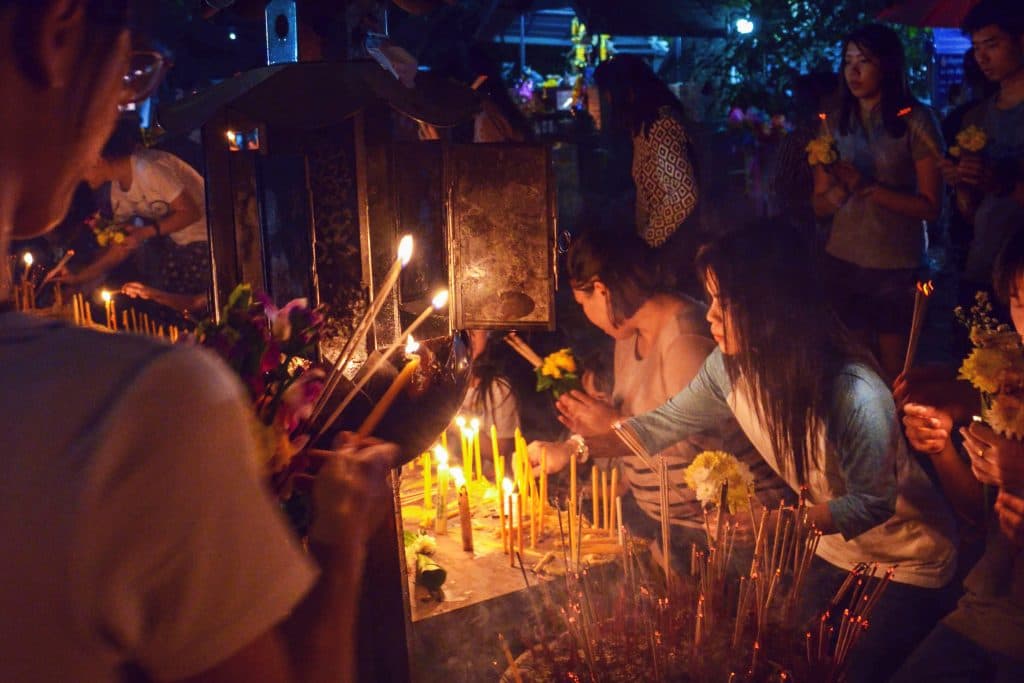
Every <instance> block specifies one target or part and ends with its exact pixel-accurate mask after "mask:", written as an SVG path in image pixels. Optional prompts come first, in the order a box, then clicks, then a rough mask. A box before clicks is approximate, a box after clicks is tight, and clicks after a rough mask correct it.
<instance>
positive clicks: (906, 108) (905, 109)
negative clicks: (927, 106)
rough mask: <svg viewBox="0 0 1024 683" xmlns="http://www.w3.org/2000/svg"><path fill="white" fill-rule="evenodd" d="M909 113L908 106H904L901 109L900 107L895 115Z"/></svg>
mask: <svg viewBox="0 0 1024 683" xmlns="http://www.w3.org/2000/svg"><path fill="white" fill-rule="evenodd" d="M909 113H910V107H904V108H903V109H900V110H899V111H898V112H896V116H906V115H907V114H909Z"/></svg>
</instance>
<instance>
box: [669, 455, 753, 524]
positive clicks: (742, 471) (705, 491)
mask: <svg viewBox="0 0 1024 683" xmlns="http://www.w3.org/2000/svg"><path fill="white" fill-rule="evenodd" d="M683 480H684V481H685V482H686V485H687V486H689V487H690V488H692V489H693V490H694V493H695V494H696V497H697V500H699V501H700V502H701V503H703V504H705V505H709V504H714V505H717V504H718V503H719V502H720V500H719V499H720V497H721V495H722V484H728V490H727V491H726V504H727V505H728V507H729V511H730V512H732V513H735V512H736V511H737V510H741V509H743V508H745V507H747V506H749V504H750V496H751V495H752V494H753V492H754V476H753V474H751V472H750V468H748V467H747V466H746V465H745V464H744V463H742V462H740V461H739V460H737V459H736V456H734V455H730V454H729V453H726V452H724V451H704V452H703V453H700V454H698V455H697V457H696V458H694V459H693V462H692V463H690V465H689V466H688V467H687V468H686V469H685V470H684V471H683Z"/></svg>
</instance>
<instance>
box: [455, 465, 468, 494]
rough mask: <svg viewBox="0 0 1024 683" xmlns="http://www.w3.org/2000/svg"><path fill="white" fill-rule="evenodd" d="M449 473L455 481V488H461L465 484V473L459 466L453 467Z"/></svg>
mask: <svg viewBox="0 0 1024 683" xmlns="http://www.w3.org/2000/svg"><path fill="white" fill-rule="evenodd" d="M451 474H452V480H453V481H454V482H455V488H457V489H458V488H462V487H463V486H465V485H466V475H465V474H464V473H463V472H462V468H461V467H453V468H452V469H451Z"/></svg>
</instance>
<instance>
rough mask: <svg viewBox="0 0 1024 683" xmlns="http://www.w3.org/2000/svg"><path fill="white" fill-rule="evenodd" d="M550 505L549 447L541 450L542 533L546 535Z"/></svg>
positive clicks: (543, 447) (542, 447)
mask: <svg viewBox="0 0 1024 683" xmlns="http://www.w3.org/2000/svg"><path fill="white" fill-rule="evenodd" d="M547 504H548V447H547V446H541V449H540V533H541V535H542V536H543V535H544V516H545V514H546V508H547Z"/></svg>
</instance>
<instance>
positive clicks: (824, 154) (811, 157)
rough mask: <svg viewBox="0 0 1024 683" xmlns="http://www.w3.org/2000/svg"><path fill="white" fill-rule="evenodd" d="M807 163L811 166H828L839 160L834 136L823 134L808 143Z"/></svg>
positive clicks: (806, 149)
mask: <svg viewBox="0 0 1024 683" xmlns="http://www.w3.org/2000/svg"><path fill="white" fill-rule="evenodd" d="M805 151H806V152H807V163H809V164H810V165H811V166H819V165H822V166H827V165H829V164H834V163H835V162H836V161H838V160H839V155H838V154H837V153H836V141H835V139H834V138H832V136H826V135H823V136H821V137H818V138H815V139H813V140H811V141H810V142H809V143H807V147H806V148H805Z"/></svg>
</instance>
